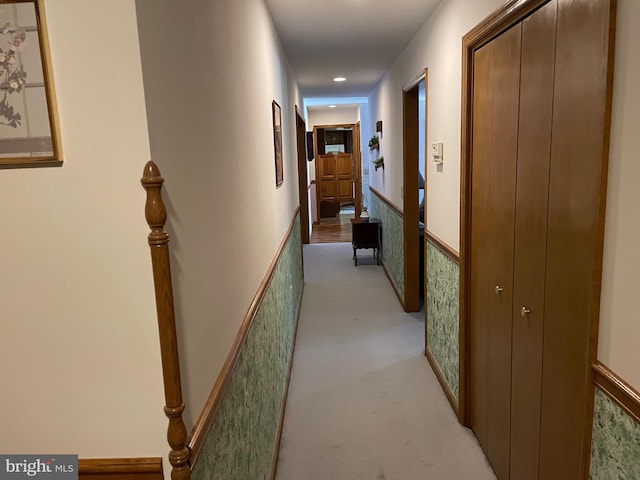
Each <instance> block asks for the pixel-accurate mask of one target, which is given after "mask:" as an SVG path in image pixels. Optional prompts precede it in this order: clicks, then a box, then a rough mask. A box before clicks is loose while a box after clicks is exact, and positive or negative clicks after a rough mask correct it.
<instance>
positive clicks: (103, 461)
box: [78, 457, 164, 480]
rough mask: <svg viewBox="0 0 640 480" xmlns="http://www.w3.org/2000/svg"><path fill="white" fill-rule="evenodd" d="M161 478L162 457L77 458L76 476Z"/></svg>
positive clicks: (115, 479)
mask: <svg viewBox="0 0 640 480" xmlns="http://www.w3.org/2000/svg"><path fill="white" fill-rule="evenodd" d="M93 477H99V478H100V480H132V479H134V478H144V479H145V480H162V479H163V478H164V476H163V472H162V458H160V457H152V458H91V459H79V460H78V478H80V479H89V478H93Z"/></svg>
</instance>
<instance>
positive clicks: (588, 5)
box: [540, 0, 615, 480]
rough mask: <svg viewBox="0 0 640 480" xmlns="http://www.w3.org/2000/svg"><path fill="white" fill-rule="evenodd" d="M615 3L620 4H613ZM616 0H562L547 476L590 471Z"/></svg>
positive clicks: (546, 372)
mask: <svg viewBox="0 0 640 480" xmlns="http://www.w3.org/2000/svg"><path fill="white" fill-rule="evenodd" d="M612 3H613V4H614V5H612ZM614 7H615V2H612V1H610V0H559V1H558V27H557V53H556V57H557V60H556V71H555V93H554V105H553V140H552V148H551V173H550V185H549V188H550V191H549V221H548V229H549V233H548V240H547V262H546V263H547V271H546V291H545V297H546V301H545V327H544V357H543V375H542V378H543V383H542V420H541V448H540V478H541V479H544V480H555V479H559V480H560V479H562V480H567V479H579V478H586V477H587V472H585V471H582V470H584V467H585V466H587V465H588V463H589V442H590V431H591V430H590V426H591V424H592V421H593V419H592V411H591V405H592V403H591V402H592V401H593V386H592V383H591V368H590V367H591V364H592V363H593V362H594V361H595V355H596V341H597V337H598V335H597V324H598V314H599V306H600V304H599V301H600V281H601V273H602V241H603V240H602V238H603V231H604V204H605V198H606V180H607V178H606V177H607V176H606V172H607V161H606V160H607V156H608V146H609V145H608V134H609V120H610V106H611V90H610V88H611V81H610V76H609V75H610V74H611V73H612V70H611V64H610V63H609V62H611V61H612V48H613V45H611V43H610V42H611V41H612V32H613V24H614V17H615V13H612V8H614Z"/></svg>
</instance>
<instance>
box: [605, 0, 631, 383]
mask: <svg viewBox="0 0 640 480" xmlns="http://www.w3.org/2000/svg"><path fill="white" fill-rule="evenodd" d="M638 27H640V2H638V1H637V0H618V18H617V32H616V58H615V74H614V90H613V112H612V116H613V117H612V125H611V150H610V159H609V184H608V193H607V211H606V215H607V218H606V224H605V225H606V227H605V246H604V271H603V277H602V283H603V285H602V297H601V301H602V304H601V311H600V312H601V313H600V340H599V351H598V357H599V359H600V361H602V362H603V363H605V364H606V365H607V366H608V367H610V368H611V369H613V371H614V372H616V373H617V374H618V375H620V376H622V378H624V379H625V380H626V381H627V382H630V383H631V384H632V385H633V386H634V387H635V388H636V389H638V390H640V367H639V366H640V349H639V348H638V345H637V343H638V339H639V338H640V315H639V314H638V306H637V305H638V300H637V297H638V290H639V289H638V287H639V285H640V281H639V280H638V275H639V272H640V250H639V249H638V245H640V222H639V221H638V207H639V206H640V188H638V183H639V182H640V162H638V139H637V137H638V130H639V129H640V92H639V91H638V88H637V86H638V85H640V57H639V56H638V53H637V46H638V45H639V44H640V28H638Z"/></svg>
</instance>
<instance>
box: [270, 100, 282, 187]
mask: <svg viewBox="0 0 640 480" xmlns="http://www.w3.org/2000/svg"><path fill="white" fill-rule="evenodd" d="M271 106H272V110H273V150H274V152H275V159H276V186H277V187H279V186H280V185H282V184H283V183H284V173H283V170H282V109H281V108H280V105H278V102H276V101H275V100H274V101H273V102H272V103H271Z"/></svg>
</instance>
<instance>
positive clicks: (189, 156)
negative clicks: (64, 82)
mask: <svg viewBox="0 0 640 480" xmlns="http://www.w3.org/2000/svg"><path fill="white" fill-rule="evenodd" d="M137 7H138V23H139V29H140V40H141V53H142V66H143V73H144V84H145V95H146V101H147V113H148V119H149V135H150V141H151V152H152V156H153V158H154V160H155V161H156V162H157V163H158V166H159V167H160V170H161V172H162V174H163V176H164V177H165V178H166V198H167V199H168V201H169V202H170V204H171V210H170V218H169V224H170V228H171V233H172V238H173V240H172V249H173V250H172V251H173V258H172V262H173V264H172V267H173V281H174V287H175V291H176V308H177V313H176V315H177V321H178V328H179V340H180V348H181V352H180V354H181V361H182V365H181V370H182V375H183V390H184V394H185V399H186V404H187V410H186V414H185V418H186V423H187V426H188V427H190V426H192V425H193V423H194V421H195V420H196V418H197V417H198V415H199V414H200V412H201V410H202V407H203V405H204V403H205V401H206V399H207V397H208V395H209V393H210V391H211V388H212V387H213V384H214V382H215V380H216V377H217V376H218V373H219V371H220V369H221V367H222V365H223V363H224V361H225V359H226V357H227V354H228V353H229V350H230V348H231V345H232V343H233V341H234V339H235V337H236V334H237V333H238V330H239V327H240V324H241V322H242V320H243V317H244V316H245V314H246V312H247V310H248V309H249V306H250V304H251V301H252V299H253V298H254V296H255V294H256V293H257V291H258V288H259V286H260V283H261V281H262V279H263V278H264V275H265V274H266V273H267V270H268V267H269V265H270V263H271V261H272V260H273V258H274V257H275V255H276V253H277V250H278V247H279V245H280V243H281V241H282V240H283V239H284V236H285V234H286V233H287V229H288V227H289V225H290V222H291V219H292V217H293V214H294V211H295V209H296V207H297V206H298V204H299V201H298V186H297V165H296V150H295V140H296V138H295V115H294V104H298V105H302V103H301V98H300V96H299V94H298V90H297V86H296V82H295V80H294V78H293V76H292V75H291V73H290V71H289V68H288V65H287V61H286V58H285V56H284V54H283V52H282V49H281V47H280V43H279V40H278V38H277V36H276V33H275V30H274V27H273V25H272V22H271V19H270V17H269V14H268V12H267V9H266V7H265V5H264V3H263V0H234V1H219V2H218V1H216V2H211V1H209V0H193V1H191V2H184V1H182V0H138V1H137ZM274 99H275V100H276V101H277V102H278V103H279V104H280V106H281V107H282V114H283V128H284V132H283V141H284V152H283V153H284V184H283V185H282V186H281V187H278V188H277V187H276V184H275V173H274V153H273V130H272V117H271V115H272V114H271V102H272V100H274Z"/></svg>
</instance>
